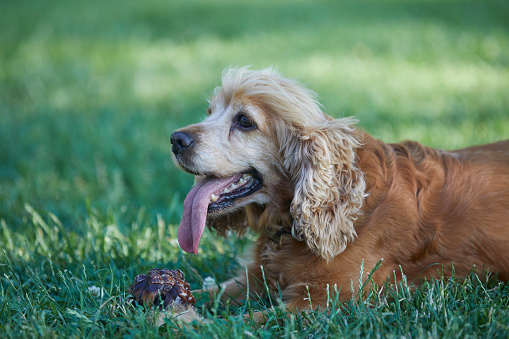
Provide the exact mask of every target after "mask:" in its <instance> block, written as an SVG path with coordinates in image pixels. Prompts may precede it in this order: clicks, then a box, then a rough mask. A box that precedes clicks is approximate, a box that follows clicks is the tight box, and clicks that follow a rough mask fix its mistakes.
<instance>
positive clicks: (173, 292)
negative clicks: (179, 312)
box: [129, 268, 196, 310]
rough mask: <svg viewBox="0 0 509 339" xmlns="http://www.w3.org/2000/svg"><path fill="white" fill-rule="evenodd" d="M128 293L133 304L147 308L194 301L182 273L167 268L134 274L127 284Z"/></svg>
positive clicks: (189, 303) (193, 302) (165, 307)
mask: <svg viewBox="0 0 509 339" xmlns="http://www.w3.org/2000/svg"><path fill="white" fill-rule="evenodd" d="M129 293H131V294H132V296H133V297H134V304H135V305H136V304H139V305H142V306H143V307H145V308H147V309H149V308H151V307H153V306H155V307H159V308H160V309H162V310H167V309H168V308H171V307H175V306H189V305H190V306H194V304H195V302H196V301H195V300H194V297H193V295H192V293H191V290H190V287H189V283H188V282H187V281H185V278H184V273H182V271H181V270H169V269H167V268H154V269H152V270H150V272H148V273H147V274H140V275H138V276H136V278H134V283H133V284H132V285H131V286H129Z"/></svg>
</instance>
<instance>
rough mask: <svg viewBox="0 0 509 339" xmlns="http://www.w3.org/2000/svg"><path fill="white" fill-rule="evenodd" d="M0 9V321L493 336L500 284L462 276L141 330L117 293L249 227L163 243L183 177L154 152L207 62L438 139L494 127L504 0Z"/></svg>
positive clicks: (501, 133) (500, 100)
mask: <svg viewBox="0 0 509 339" xmlns="http://www.w3.org/2000/svg"><path fill="white" fill-rule="evenodd" d="M0 8H1V10H0V249H2V251H1V252H0V273H1V276H0V331H1V332H2V335H3V336H7V337H33V336H37V337H60V336H62V337H63V336H69V337H99V336H106V337H145V338H146V337H157V336H173V335H175V334H181V335H182V336H183V337H193V336H194V337H204V336H207V337H208V336H216V337H249V336H261V337H274V336H288V337H306V336H307V337H313V336H314V337H321V336H327V335H330V336H358V337H365V336H373V337H375V336H386V337H400V336H404V337H409V336H412V337H428V336H431V337H443V336H449V337H456V336H462V337H463V336H468V337H474V336H480V337H492V336H497V335H498V336H504V337H506V336H507V334H508V333H509V330H508V329H509V315H508V310H509V307H508V300H509V298H508V291H509V289H508V288H509V286H507V285H506V284H502V283H499V282H498V281H496V279H494V278H493V277H491V278H490V279H488V281H487V282H485V283H481V282H479V280H478V278H477V276H476V275H471V276H469V277H468V278H467V279H464V280H460V279H452V280H451V279H448V278H444V279H440V280H437V281H432V282H429V283H427V284H425V285H423V286H421V287H420V288H418V289H416V290H415V291H410V289H409V287H408V286H407V285H405V283H404V282H402V283H401V284H400V285H398V286H392V287H391V286H385V287H384V288H383V290H382V291H381V292H379V291H378V292H377V291H366V292H367V293H369V294H370V296H369V297H368V298H367V299H366V301H359V300H357V299H356V298H352V300H351V301H349V302H348V303H347V304H338V303H336V304H334V303H333V304H334V307H335V308H332V310H333V311H331V312H329V313H323V312H311V313H308V314H305V315H298V314H293V315H289V316H286V315H283V314H275V315H272V318H271V319H272V320H271V321H269V323H268V324H267V325H265V326H259V325H256V324H253V323H251V322H247V323H244V322H242V321H240V320H239V319H240V317H239V314H240V313H242V312H244V311H246V312H249V311H252V310H256V309H262V310H263V309H266V307H267V306H268V305H269V304H267V301H262V300H251V301H250V303H249V307H247V308H245V307H238V306H236V305H230V304H222V305H218V308H217V309H216V308H213V309H212V310H204V309H201V308H200V312H204V313H207V312H212V313H207V314H206V316H207V317H209V318H210V319H212V320H213V321H212V322H211V323H210V324H208V325H199V326H197V327H195V328H192V327H189V328H187V327H184V328H179V327H178V324H176V323H174V322H172V321H169V322H168V323H167V325H165V326H163V327H162V328H155V327H153V326H151V325H150V321H149V320H147V319H146V317H145V316H144V315H143V314H142V313H140V312H139V311H138V310H130V309H126V308H125V307H123V306H122V305H123V304H122V299H124V298H125V296H126V293H127V292H126V291H127V287H128V286H129V284H130V283H131V282H132V279H133V278H134V276H135V275H136V274H139V273H143V272H145V271H147V270H149V269H150V268H153V267H169V268H180V269H182V270H183V271H184V273H185V274H186V278H187V280H188V281H189V282H190V283H191V286H192V288H197V287H200V286H201V283H202V281H203V279H204V278H205V277H207V276H213V277H214V278H216V280H217V281H220V280H223V279H226V278H229V277H231V276H233V275H234V274H235V272H237V270H238V269H239V268H240V265H239V264H238V263H237V262H236V258H238V257H240V256H242V255H243V254H242V253H243V252H245V251H246V250H248V249H249V244H250V243H251V242H252V240H253V239H254V238H255V235H253V234H248V236H247V238H245V239H234V238H230V239H226V240H225V239H221V238H218V237H217V236H215V235H214V234H211V233H210V232H206V234H205V235H204V237H203V240H202V244H201V245H202V246H201V248H200V252H199V255H198V256H194V255H190V254H184V253H183V252H182V251H181V250H180V249H179V248H178V246H177V244H176V241H175V238H176V228H177V225H178V222H179V219H180V216H181V214H182V201H183V198H184V197H185V194H186V192H187V191H188V189H189V187H190V185H191V184H192V177H191V176H190V175H188V174H185V173H182V172H181V171H179V170H177V169H176V168H175V167H174V166H173V164H172V162H171V158H170V145H169V135H170V134H171V132H172V131H173V130H175V129H176V128H178V127H180V126H183V125H186V124H189V123H192V122H197V121H199V120H200V119H202V117H203V116H204V111H205V108H206V100H205V99H206V97H207V95H208V94H209V93H211V91H212V89H213V87H214V86H216V85H218V81H219V78H220V74H221V71H222V69H224V68H225V67H227V66H230V65H246V64H249V65H253V68H261V67H268V66H270V65H274V66H276V67H277V68H278V69H279V70H280V71H281V72H282V73H283V74H285V75H287V76H292V77H297V78H299V79H300V80H301V81H303V82H304V83H306V84H308V86H309V87H311V88H312V89H313V90H315V91H316V92H318V93H319V94H320V97H321V99H320V100H321V102H322V103H323V104H324V107H325V109H326V111H327V112H328V113H330V114H331V115H333V116H336V117H339V116H348V115H354V116H356V117H357V118H359V120H360V124H359V127H360V128H363V129H364V130H366V131H368V132H369V133H371V134H372V135H374V136H375V137H377V138H381V139H384V140H386V141H398V140H401V139H414V140H418V141H420V142H423V143H425V144H427V145H431V146H434V147H439V148H445V149H453V148H460V147H465V146H468V145H473V144H479V143H486V142H492V141H496V140H500V139H507V138H508V137H509V95H507V93H508V91H509V22H508V21H507V17H508V16H509V3H508V2H507V1H504V0H500V1H483V2H478V1H459V0H458V1H452V0H446V1H431V0H426V1H424V0H423V1H404V0H392V1H389V0H381V1H367V0H362V1H353V0H352V1H332V0H331V1H325V0H323V1H306V0H297V1H285V0H279V1H268V0H261V1H247V0H246V1H233V0H219V1H207V0H197V1H186V0H175V1H173V0H172V1H163V0H148V1H133V0H126V1H108V2H102V1H97V0H93V1H87V2H74V1H63V0H48V1H33V0H30V1H29V0H27V1H8V0H0ZM92 286H97V287H102V288H104V290H105V293H104V294H103V296H102V297H101V296H97V295H92V294H91V292H90V291H89V287H92ZM331 298H332V299H334V298H333V296H332V297H331ZM199 299H200V298H199ZM332 301H333V300H332ZM202 303H203V300H201V299H200V300H199V301H198V304H199V305H201V304H202ZM218 315H221V317H220V318H218V317H217V316H218Z"/></svg>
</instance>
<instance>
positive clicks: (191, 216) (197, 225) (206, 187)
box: [178, 175, 240, 254]
mask: <svg viewBox="0 0 509 339" xmlns="http://www.w3.org/2000/svg"><path fill="white" fill-rule="evenodd" d="M239 177H240V175H234V176H233V177H230V178H226V179H217V178H205V179H203V180H202V181H200V182H198V183H197V184H196V185H195V186H194V187H193V189H192V190H191V191H190V192H189V193H188V194H187V197H186V199H185V201H184V215H183V216H182V221H181V222H180V225H179V229H178V241H179V245H180V247H181V248H182V249H183V250H184V251H186V252H189V253H194V254H198V244H199V242H200V238H201V236H202V234H203V231H204V230H205V222H206V221H207V210H208V206H209V202H210V197H211V195H212V194H219V192H221V191H223V190H224V189H225V188H226V187H228V186H229V185H231V184H232V183H234V182H235V181H237V180H238V179H239Z"/></svg>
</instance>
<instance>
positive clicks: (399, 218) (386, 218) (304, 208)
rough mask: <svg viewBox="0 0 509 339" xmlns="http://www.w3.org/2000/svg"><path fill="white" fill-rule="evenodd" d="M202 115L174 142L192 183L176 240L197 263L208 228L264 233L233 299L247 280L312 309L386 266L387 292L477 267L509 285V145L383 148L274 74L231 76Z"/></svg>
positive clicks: (378, 277)
mask: <svg viewBox="0 0 509 339" xmlns="http://www.w3.org/2000/svg"><path fill="white" fill-rule="evenodd" d="M207 113H208V117H207V118H206V119H205V120H204V121H203V122H201V123H198V124H195V125H191V126H188V127H184V128H182V129H179V130H177V131H176V132H175V133H173V134H172V136H171V142H172V151H173V155H174V160H175V162H176V164H178V166H180V167H181V168H183V169H184V170H185V171H187V172H189V173H192V174H194V175H196V181H197V183H196V185H195V186H194V187H193V189H192V190H191V191H190V192H189V194H188V195H187V197H186V199H185V202H184V215H183V217H182V222H181V223H180V226H179V229H178V241H179V244H180V246H181V247H182V249H183V250H185V251H186V252H192V253H195V254H196V253H198V245H199V242H200V237H201V236H202V233H203V232H204V229H205V225H207V224H208V226H209V227H211V228H214V229H216V230H217V231H218V232H219V233H220V234H223V235H224V234H226V232H227V231H229V230H232V231H236V232H240V233H242V232H243V231H244V230H245V229H246V228H250V229H252V230H253V231H254V232H256V233H258V234H259V238H258V240H257V242H256V244H255V247H254V253H253V261H252V262H251V263H250V264H249V265H248V267H247V270H246V271H247V272H248V273H247V276H246V274H245V273H244V274H242V275H241V276H239V277H236V278H235V279H232V280H230V281H228V282H226V283H224V284H223V285H222V286H223V287H224V288H225V293H224V294H225V295H228V296H231V297H234V298H237V299H238V300H241V299H242V298H243V297H244V293H245V291H244V290H243V286H245V285H246V283H247V279H249V283H250V291H251V292H252V293H256V294H259V295H264V292H265V291H266V288H265V286H263V284H262V283H260V282H264V283H266V284H267V286H268V287H269V289H272V290H273V291H278V290H280V291H281V297H282V299H283V302H284V303H285V305H286V307H288V308H289V309H291V310H292V309H293V310H304V309H309V307H311V308H313V309H315V308H316V307H318V306H320V307H323V306H325V305H326V303H327V298H328V294H327V291H328V288H329V287H330V286H334V285H336V286H337V287H338V288H340V297H341V298H349V297H350V296H351V295H352V292H354V293H355V292H356V291H352V290H351V286H353V288H354V289H355V288H357V285H358V284H351V281H359V278H361V279H362V280H365V279H366V278H367V276H366V274H365V276H363V277H360V276H359V275H360V267H361V264H362V263H363V265H364V272H369V271H370V270H371V269H372V268H373V267H374V266H375V265H376V264H377V262H378V261H379V260H380V259H381V258H383V259H384V260H383V263H382V265H381V267H380V268H379V269H378V270H376V272H375V273H374V275H373V276H372V277H371V278H372V279H373V282H374V283H376V284H379V285H381V284H382V283H383V282H384V281H385V280H386V279H387V278H388V277H392V279H394V278H396V279H398V278H401V272H403V273H404V274H405V275H406V276H407V278H408V280H409V281H415V280H418V279H419V278H420V277H431V276H435V277H436V276H439V275H440V274H451V272H452V269H453V267H454V272H455V275H457V276H465V275H467V274H468V273H469V272H470V271H471V270H472V267H473V266H477V267H479V268H480V270H482V269H484V270H489V271H490V272H498V277H499V279H502V280H506V281H507V280H508V279H509V141H502V142H498V143H493V144H489V145H484V146H475V147H470V148H466V149H461V150H457V151H442V150H437V149H432V148H429V147H425V146H423V145H421V144H419V143H417V142H411V141H407V142H403V143H399V144H386V143H384V142H383V141H380V140H375V139H374V138H372V137H371V136H370V135H368V134H366V133H365V132H362V131H360V130H358V129H356V128H355V127H354V125H355V123H356V121H355V120H354V119H352V118H343V119H333V118H331V117H330V116H328V115H327V114H325V113H323V112H322V110H321V109H320V105H319V104H318V102H317V101H316V99H315V95H314V93H313V92H311V91H309V90H307V89H306V88H304V87H303V86H302V85H301V84H299V83H298V82H297V81H295V80H292V79H287V78H284V77H282V76H280V75H279V74H277V73H276V72H275V71H273V70H272V69H267V70H261V71H250V70H248V69H247V68H245V67H244V68H238V69H229V70H227V71H225V73H224V75H223V79H222V86H220V87H218V88H216V89H215V91H214V94H213V96H212V98H211V99H210V107H209V109H208V111H207ZM400 267H401V269H400ZM480 270H479V272H478V273H481V272H480Z"/></svg>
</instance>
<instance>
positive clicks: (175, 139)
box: [170, 132, 194, 155]
mask: <svg viewBox="0 0 509 339" xmlns="http://www.w3.org/2000/svg"><path fill="white" fill-rule="evenodd" d="M170 141H171V145H172V147H171V151H172V152H173V154H175V155H177V154H180V153H182V152H183V151H184V150H185V149H186V148H189V147H191V146H192V145H193V144H194V139H193V137H192V136H191V135H190V134H189V133H186V132H174V133H173V134H172V135H171V137H170Z"/></svg>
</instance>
